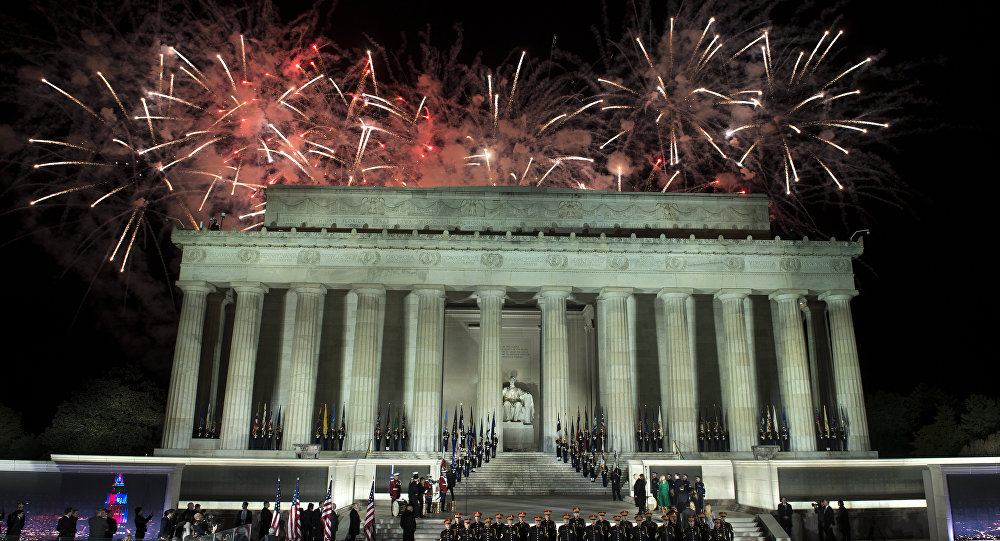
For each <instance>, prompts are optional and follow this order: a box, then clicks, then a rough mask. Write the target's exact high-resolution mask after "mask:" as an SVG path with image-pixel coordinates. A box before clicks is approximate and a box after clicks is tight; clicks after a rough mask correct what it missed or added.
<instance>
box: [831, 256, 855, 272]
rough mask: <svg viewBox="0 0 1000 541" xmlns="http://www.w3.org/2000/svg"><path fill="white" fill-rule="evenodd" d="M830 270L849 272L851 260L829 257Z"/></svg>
mask: <svg viewBox="0 0 1000 541" xmlns="http://www.w3.org/2000/svg"><path fill="white" fill-rule="evenodd" d="M830 270H832V271H833V272H837V273H847V272H851V260H850V259H831V260H830Z"/></svg>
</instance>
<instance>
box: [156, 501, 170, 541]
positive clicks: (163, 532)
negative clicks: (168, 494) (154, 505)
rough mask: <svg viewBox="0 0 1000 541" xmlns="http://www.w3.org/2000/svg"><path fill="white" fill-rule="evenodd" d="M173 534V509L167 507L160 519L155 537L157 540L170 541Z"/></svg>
mask: <svg viewBox="0 0 1000 541" xmlns="http://www.w3.org/2000/svg"><path fill="white" fill-rule="evenodd" d="M173 536H174V510H173V509H167V510H166V512H164V513H163V518H161V519H160V533H159V534H158V535H157V537H156V539H157V540H158V541H170V540H171V539H173Z"/></svg>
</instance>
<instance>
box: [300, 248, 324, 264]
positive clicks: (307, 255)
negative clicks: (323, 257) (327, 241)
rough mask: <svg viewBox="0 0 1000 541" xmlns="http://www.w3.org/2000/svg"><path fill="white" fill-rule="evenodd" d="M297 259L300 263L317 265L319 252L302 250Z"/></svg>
mask: <svg viewBox="0 0 1000 541" xmlns="http://www.w3.org/2000/svg"><path fill="white" fill-rule="evenodd" d="M297 261H298V263H299V264H300V265H315V264H317V263H319V252H317V251H316V250H302V251H301V252H299V256H298V258H297Z"/></svg>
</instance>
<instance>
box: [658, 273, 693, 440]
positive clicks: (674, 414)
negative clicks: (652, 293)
mask: <svg viewBox="0 0 1000 541" xmlns="http://www.w3.org/2000/svg"><path fill="white" fill-rule="evenodd" d="M692 293H693V290H691V289H687V288H675V287H670V288H664V289H661V290H660V291H659V293H658V294H657V297H659V299H660V301H661V304H660V309H661V310H662V312H661V316H660V321H661V325H663V329H664V333H663V335H664V340H663V350H662V351H660V355H659V357H660V398H661V403H662V408H663V413H664V415H665V416H666V418H667V426H666V430H667V438H666V441H664V446H663V447H664V449H663V450H664V451H666V452H671V451H673V448H674V446H673V445H671V444H670V442H671V441H673V442H676V443H677V448H678V449H679V450H680V451H681V452H692V451H697V450H698V379H697V372H696V368H695V361H694V356H693V355H692V354H691V353H692V349H691V344H690V343H689V337H690V333H689V328H690V322H689V320H688V302H689V301H690V299H691V294H692Z"/></svg>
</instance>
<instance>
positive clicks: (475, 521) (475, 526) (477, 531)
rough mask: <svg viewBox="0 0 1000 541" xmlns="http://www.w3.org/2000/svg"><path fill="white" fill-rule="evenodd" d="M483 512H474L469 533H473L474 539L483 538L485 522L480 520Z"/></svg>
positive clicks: (479, 539) (473, 540)
mask: <svg viewBox="0 0 1000 541" xmlns="http://www.w3.org/2000/svg"><path fill="white" fill-rule="evenodd" d="M482 516H483V514H482V513H480V512H479V511H476V512H475V513H472V524H470V525H469V533H471V534H472V541H482V539H483V528H484V527H485V524H483V523H482V522H480V517H482Z"/></svg>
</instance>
